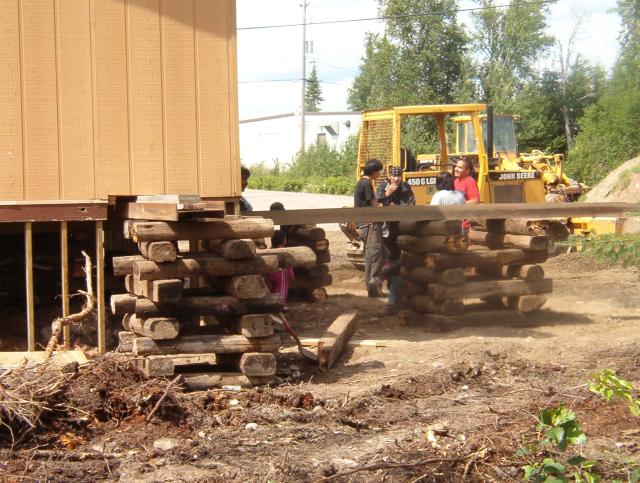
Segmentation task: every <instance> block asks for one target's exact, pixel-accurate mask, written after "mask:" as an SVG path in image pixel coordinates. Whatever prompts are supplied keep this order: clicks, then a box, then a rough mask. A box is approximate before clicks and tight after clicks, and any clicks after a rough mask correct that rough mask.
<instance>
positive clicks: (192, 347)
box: [111, 216, 316, 388]
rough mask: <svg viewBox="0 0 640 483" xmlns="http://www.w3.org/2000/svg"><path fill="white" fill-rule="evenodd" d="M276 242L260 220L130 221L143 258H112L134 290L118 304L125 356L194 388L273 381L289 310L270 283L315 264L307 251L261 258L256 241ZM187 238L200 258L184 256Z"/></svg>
mask: <svg viewBox="0 0 640 483" xmlns="http://www.w3.org/2000/svg"><path fill="white" fill-rule="evenodd" d="M272 234H273V222H272V221H271V220H268V219H264V218H260V217H239V216H227V217H224V218H206V217H203V218H198V219H191V220H188V221H179V222H166V221H150V220H146V221H142V220H126V221H125V222H124V235H125V238H128V239H130V240H131V241H133V242H135V243H137V245H138V248H139V251H140V255H133V256H125V257H115V258H114V259H113V267H114V274H115V275H116V276H123V277H125V286H126V289H127V293H125V294H118V295H113V296H112V298H111V310H112V311H113V313H114V314H116V315H120V316H122V323H123V329H124V330H123V331H122V332H120V349H121V350H122V351H124V352H130V353H132V355H133V356H135V357H137V358H138V361H139V364H140V366H141V368H142V369H143V371H144V372H145V373H146V374H147V375H148V376H150V377H151V376H173V375H174V373H175V372H182V373H184V376H185V380H186V383H187V385H189V386H191V387H192V388H204V387H211V386H216V385H225V384H232V385H255V384H264V383H268V382H270V381H271V380H272V379H273V377H274V375H275V372H276V357H275V354H276V353H277V351H278V350H279V347H280V343H281V341H280V336H279V335H278V334H277V333H274V319H273V317H277V314H279V313H280V312H282V311H283V309H284V306H283V303H282V300H281V298H280V296H279V295H276V294H272V293H270V291H269V287H268V286H267V283H266V281H265V275H266V274H268V273H269V272H273V271H276V270H278V269H279V268H284V267H287V266H293V267H302V266H313V265H315V264H316V256H315V253H314V252H313V251H312V250H311V249H310V248H307V247H296V248H282V249H278V250H257V249H256V245H255V243H254V241H253V240H254V239H259V238H265V237H271V236H272ZM183 240H189V241H190V243H189V245H190V247H191V248H190V249H194V251H191V252H186V253H181V252H180V251H179V250H178V242H179V241H183ZM181 245H182V244H181ZM197 371H199V372H197ZM229 371H232V372H229Z"/></svg>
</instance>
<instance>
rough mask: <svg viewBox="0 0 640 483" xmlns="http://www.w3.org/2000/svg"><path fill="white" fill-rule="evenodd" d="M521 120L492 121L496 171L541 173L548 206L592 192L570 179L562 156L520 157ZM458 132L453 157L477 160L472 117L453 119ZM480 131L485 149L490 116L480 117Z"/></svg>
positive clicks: (513, 117)
mask: <svg viewBox="0 0 640 483" xmlns="http://www.w3.org/2000/svg"><path fill="white" fill-rule="evenodd" d="M519 120H520V116H517V115H513V114H500V115H496V116H494V118H493V138H494V139H493V145H494V156H495V158H494V159H493V162H492V163H490V166H491V164H493V167H494V168H495V169H497V170H502V171H518V170H534V171H539V172H540V175H541V177H542V182H543V184H544V187H545V193H546V200H547V201H549V202H564V201H576V200H577V199H578V198H579V197H580V196H581V195H582V194H584V193H586V192H587V191H588V190H589V187H588V186H587V185H585V184H582V183H579V182H577V181H575V180H573V179H571V178H569V177H568V176H567V175H566V173H565V172H564V168H563V165H564V155H563V154H546V153H544V152H542V151H540V150H537V149H535V150H532V151H531V152H530V153H520V152H519V149H518V141H517V138H516V129H515V124H516V122H517V121H519ZM452 121H453V123H454V129H455V139H456V142H455V146H454V148H453V154H454V155H463V156H477V154H478V152H477V151H478V149H477V144H476V142H475V136H474V130H473V124H472V121H471V116H469V115H460V116H455V117H453V118H452ZM480 128H481V131H482V134H483V139H484V141H485V145H486V144H487V137H486V133H487V115H486V114H480Z"/></svg>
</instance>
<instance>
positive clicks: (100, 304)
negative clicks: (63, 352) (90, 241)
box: [96, 221, 107, 354]
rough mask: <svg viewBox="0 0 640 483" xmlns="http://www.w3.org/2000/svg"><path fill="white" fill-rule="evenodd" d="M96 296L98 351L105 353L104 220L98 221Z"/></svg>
mask: <svg viewBox="0 0 640 483" xmlns="http://www.w3.org/2000/svg"><path fill="white" fill-rule="evenodd" d="M96 280H97V282H98V283H97V284H96V290H97V293H96V298H97V316H98V351H99V353H100V354H104V353H105V352H106V350H107V344H106V318H107V314H106V310H105V306H104V230H103V227H102V221H96Z"/></svg>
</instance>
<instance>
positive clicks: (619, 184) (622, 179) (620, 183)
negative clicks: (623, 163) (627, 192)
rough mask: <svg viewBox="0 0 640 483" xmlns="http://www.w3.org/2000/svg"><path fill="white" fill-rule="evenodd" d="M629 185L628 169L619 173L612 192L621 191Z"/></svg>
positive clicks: (629, 175)
mask: <svg viewBox="0 0 640 483" xmlns="http://www.w3.org/2000/svg"><path fill="white" fill-rule="evenodd" d="M630 184H631V170H630V169H628V170H626V171H623V172H622V173H620V176H618V180H617V181H616V184H615V185H614V186H613V191H614V192H616V191H622V190H623V189H626V188H628V187H629V185H630Z"/></svg>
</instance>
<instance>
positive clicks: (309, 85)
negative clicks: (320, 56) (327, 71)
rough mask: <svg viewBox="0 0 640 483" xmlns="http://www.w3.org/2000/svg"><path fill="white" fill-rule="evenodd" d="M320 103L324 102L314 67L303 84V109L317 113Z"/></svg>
mask: <svg viewBox="0 0 640 483" xmlns="http://www.w3.org/2000/svg"><path fill="white" fill-rule="evenodd" d="M322 101H324V97H322V89H321V87H320V80H318V70H317V69H316V66H315V65H314V66H313V68H312V69H311V74H310V75H309V78H308V79H307V82H306V84H305V91H304V108H305V110H306V111H308V112H318V111H319V110H320V103H322Z"/></svg>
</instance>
